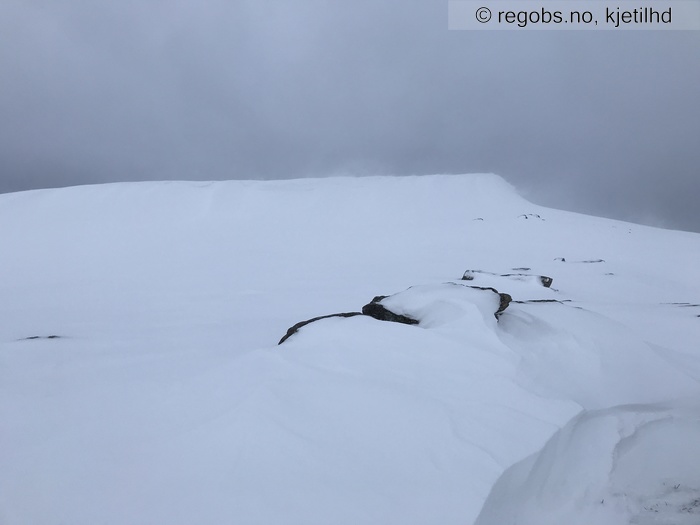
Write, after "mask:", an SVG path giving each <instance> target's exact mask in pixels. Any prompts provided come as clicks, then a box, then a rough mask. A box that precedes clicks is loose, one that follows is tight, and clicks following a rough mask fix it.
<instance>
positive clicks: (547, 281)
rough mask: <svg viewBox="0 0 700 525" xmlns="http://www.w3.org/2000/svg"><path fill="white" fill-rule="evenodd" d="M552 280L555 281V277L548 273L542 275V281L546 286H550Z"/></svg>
mask: <svg viewBox="0 0 700 525" xmlns="http://www.w3.org/2000/svg"><path fill="white" fill-rule="evenodd" d="M552 281H554V279H552V278H551V277H547V276H546V275H540V282H541V283H542V286H544V287H545V288H549V287H550V286H552Z"/></svg>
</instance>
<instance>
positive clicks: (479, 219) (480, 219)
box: [472, 217, 484, 221]
mask: <svg viewBox="0 0 700 525" xmlns="http://www.w3.org/2000/svg"><path fill="white" fill-rule="evenodd" d="M472 220H473V221H483V220H484V219H482V218H481V217H477V218H476V219H472Z"/></svg>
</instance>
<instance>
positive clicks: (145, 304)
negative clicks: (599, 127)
mask: <svg viewBox="0 0 700 525" xmlns="http://www.w3.org/2000/svg"><path fill="white" fill-rule="evenodd" d="M0 225H1V226H2V227H1V228H0V251H1V252H2V253H3V254H4V255H3V256H2V257H0V276H2V281H0V287H1V288H0V292H1V297H2V298H3V299H2V300H0V316H2V318H3V319H4V321H5V322H4V323H3V325H2V332H1V333H0V523H1V524H3V525H5V524H7V525H10V524H13V525H14V524H20V523H32V522H33V523H54V522H58V523H60V522H66V523H76V524H83V523H84V524H91V523H98V522H99V523H114V524H121V523H172V524H178V523H182V524H186V523H212V524H216V523H299V524H302V523H303V524H313V523H318V524H328V523H333V524H342V523H347V524H356V523H376V524H393V523H396V524H411V523H415V524H427V523H441V524H449V523H460V524H463V523H478V524H480V525H496V524H499V525H500V524H504V523H528V524H529V523H532V524H545V523H574V524H575V523H597V524H608V523H609V524H618V523H620V524H622V523H639V524H644V523H655V521H651V520H653V519H657V518H658V519H660V520H667V521H658V522H660V523H666V522H668V523H695V522H694V521H692V520H693V519H695V520H696V521H697V519H698V517H699V516H700V505H699V504H697V501H699V500H700V457H699V456H698V451H699V450H700V447H698V446H697V443H698V442H700V439H699V437H700V403H699V402H698V400H699V399H700V349H699V348H698V345H697V342H698V341H700V318H699V317H698V316H700V306H698V305H699V304H700V268H699V266H698V265H697V261H698V260H700V236H698V235H697V234H691V233H684V232H673V231H665V230H659V229H654V228H648V227H642V226H637V225H632V224H628V223H622V222H619V221H610V220H605V219H599V218H595V217H587V216H583V215H578V214H572V213H567V212H563V211H558V210H551V209H546V208H542V207H540V206H536V205H533V204H531V203H528V202H527V201H525V200H524V199H522V198H521V197H519V196H518V195H517V193H516V192H515V191H514V190H513V188H512V187H510V186H509V185H508V184H507V183H505V182H504V181H503V180H502V179H500V178H498V177H496V176H493V175H464V176H429V177H406V178H389V177H376V178H357V179H355V178H335V179H308V180H294V181H274V182H272V181H270V182H252V181H230V182H217V183H207V184H203V183H174V182H173V183H138V184H111V185H104V186H86V187H76V188H68V189H62V190H47V191H33V192H25V193H18V194H10V195H0ZM8 254H9V255H8ZM465 270H470V271H471V273H470V275H471V276H472V279H471V280H468V281H461V280H460V278H461V277H462V275H463V273H464V272H465ZM540 276H547V277H551V278H552V279H553V281H552V283H551V286H550V287H546V286H543V283H542V281H541V280H540V278H539V277H540ZM469 286H478V287H492V288H495V289H496V290H498V292H501V293H506V294H509V295H510V296H512V298H513V301H512V302H511V303H510V304H509V305H508V307H507V309H506V310H505V311H503V312H502V313H501V314H500V315H499V317H498V319H496V317H495V316H494V312H495V311H496V309H497V308H498V306H499V305H498V302H499V301H498V295H496V294H494V293H492V292H489V291H487V290H479V289H475V288H470V287H469ZM377 295H387V296H388V297H387V298H386V299H383V300H382V304H384V305H386V307H387V308H390V309H391V310H392V311H394V312H395V313H399V314H403V315H407V316H410V317H412V318H414V319H417V320H418V321H419V323H418V324H416V325H405V324H399V323H393V322H386V321H378V320H376V319H373V318H370V317H368V316H355V317H350V318H338V317H332V318H327V319H321V320H319V321H316V322H314V323H310V324H308V325H305V326H304V327H302V328H301V329H300V330H299V331H298V332H297V333H295V334H294V335H293V336H291V337H290V338H289V339H287V340H286V341H285V342H284V343H283V344H282V345H280V346H277V344H276V343H277V341H278V339H279V337H280V336H282V335H283V334H284V331H285V330H286V329H287V328H288V327H289V326H292V325H293V324H294V323H297V322H299V321H301V320H303V319H310V318H313V317H317V316H321V315H325V314H330V313H333V312H349V311H357V310H358V309H360V308H361V306H362V305H363V304H366V303H367V302H368V301H369V300H370V299H371V298H372V297H374V296H377ZM50 335H57V336H60V337H56V338H52V339H48V338H47V336H50ZM35 336H40V337H39V338H33V337H35ZM601 501H602V503H601ZM673 520H675V521H673ZM684 520H685V521H684Z"/></svg>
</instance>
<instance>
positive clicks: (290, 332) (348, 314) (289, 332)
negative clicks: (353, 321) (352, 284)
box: [277, 312, 362, 345]
mask: <svg viewBox="0 0 700 525" xmlns="http://www.w3.org/2000/svg"><path fill="white" fill-rule="evenodd" d="M356 315H362V312H345V313H340V314H330V315H321V316H319V317H314V318H313V319H308V320H306V321H301V322H299V323H297V324H295V325H294V326H292V327H291V328H290V329H289V330H287V333H286V334H285V335H284V337H283V338H282V339H280V342H279V343H277V344H278V345H281V344H282V343H284V342H285V341H286V340H287V339H289V338H290V337H291V336H292V335H294V334H295V333H297V331H298V330H299V328H301V327H302V326H306V325H307V324H309V323H313V322H314V321H319V320H321V319H328V318H329V317H355V316H356Z"/></svg>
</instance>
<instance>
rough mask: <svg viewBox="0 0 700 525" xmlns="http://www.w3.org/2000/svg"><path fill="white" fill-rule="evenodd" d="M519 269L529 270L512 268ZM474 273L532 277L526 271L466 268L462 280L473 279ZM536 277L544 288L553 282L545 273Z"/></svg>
mask: <svg viewBox="0 0 700 525" xmlns="http://www.w3.org/2000/svg"><path fill="white" fill-rule="evenodd" d="M520 269H523V270H529V268H514V270H520ZM476 273H482V274H485V275H495V276H498V277H515V278H518V277H534V276H533V275H531V274H527V273H502V274H498V273H492V272H484V271H483V270H467V271H466V272H464V274H463V275H462V281H473V280H474V274H476ZM537 277H539V279H540V284H542V286H544V287H545V288H549V287H550V286H552V282H554V279H552V278H551V277H547V276H546V275H538V276H537Z"/></svg>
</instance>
